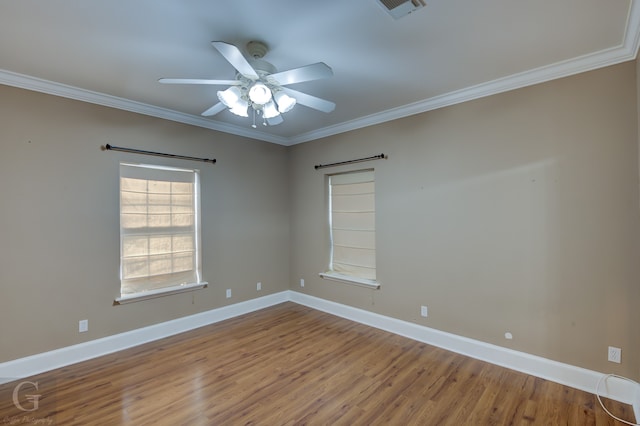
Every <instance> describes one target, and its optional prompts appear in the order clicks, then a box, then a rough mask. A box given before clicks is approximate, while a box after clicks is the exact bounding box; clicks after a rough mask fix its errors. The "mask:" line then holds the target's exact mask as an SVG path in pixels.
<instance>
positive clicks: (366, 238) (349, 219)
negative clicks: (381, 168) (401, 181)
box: [320, 170, 379, 288]
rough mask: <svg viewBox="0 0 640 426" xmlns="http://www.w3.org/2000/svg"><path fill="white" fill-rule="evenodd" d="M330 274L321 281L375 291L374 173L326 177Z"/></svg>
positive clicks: (324, 275)
mask: <svg viewBox="0 0 640 426" xmlns="http://www.w3.org/2000/svg"><path fill="white" fill-rule="evenodd" d="M328 198H329V233H330V234H329V237H330V238H329V239H330V244H331V247H330V250H331V253H330V261H329V272H327V273H324V274H320V275H321V276H322V277H323V278H328V279H335V280H339V281H346V282H349V283H353V284H359V285H365V286H371V287H375V288H378V287H379V284H378V283H377V282H376V224H375V210H376V207H375V180H374V173H373V170H362V171H357V172H349V173H342V174H335V175H331V176H329V197H328Z"/></svg>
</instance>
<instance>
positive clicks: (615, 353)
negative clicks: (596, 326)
mask: <svg viewBox="0 0 640 426" xmlns="http://www.w3.org/2000/svg"><path fill="white" fill-rule="evenodd" d="M608 360H609V361H611V362H616V363H618V364H620V361H621V360H622V349H620V348H614V347H613V346H609V357H608Z"/></svg>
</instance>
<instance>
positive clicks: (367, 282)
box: [319, 169, 380, 289]
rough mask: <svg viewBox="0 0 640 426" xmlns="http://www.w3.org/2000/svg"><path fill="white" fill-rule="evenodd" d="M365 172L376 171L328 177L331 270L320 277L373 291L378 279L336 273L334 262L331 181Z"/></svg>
mask: <svg viewBox="0 0 640 426" xmlns="http://www.w3.org/2000/svg"><path fill="white" fill-rule="evenodd" d="M363 172H370V173H372V174H373V173H374V170H373V169H364V170H353V171H349V172H344V173H336V174H332V175H326V186H327V199H328V203H327V204H328V225H329V226H328V228H329V229H328V231H329V268H328V270H327V271H326V272H321V273H320V274H319V275H320V277H322V278H324V279H327V280H332V281H338V282H342V283H346V284H353V285H357V286H361V287H366V288H371V289H379V288H380V282H378V281H377V279H370V278H364V277H358V276H353V275H348V274H344V273H340V272H336V271H335V270H334V265H333V260H334V238H333V228H334V227H333V205H332V199H333V197H332V182H331V179H332V177H334V176H337V175H346V174H356V173H363ZM374 179H375V176H374ZM374 196H375V187H374ZM373 232H374V239H375V229H374V230H373ZM374 248H375V247H374ZM376 273H377V272H376Z"/></svg>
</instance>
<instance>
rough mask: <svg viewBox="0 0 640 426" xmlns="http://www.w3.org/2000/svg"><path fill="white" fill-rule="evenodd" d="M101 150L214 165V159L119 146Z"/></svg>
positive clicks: (105, 147)
mask: <svg viewBox="0 0 640 426" xmlns="http://www.w3.org/2000/svg"><path fill="white" fill-rule="evenodd" d="M102 150H103V151H104V150H107V151H122V152H131V153H133V154H144V155H156V156H158V157H169V158H180V159H182V160H193V161H203V162H205V163H211V164H216V159H215V158H212V159H208V158H199V157H187V156H185V155H176V154H165V153H163V152H153V151H143V150H141V149H133V148H122V147H119V146H113V145H109V144H106V145H105V146H104V147H102Z"/></svg>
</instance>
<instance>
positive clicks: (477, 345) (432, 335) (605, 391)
mask: <svg viewBox="0 0 640 426" xmlns="http://www.w3.org/2000/svg"><path fill="white" fill-rule="evenodd" d="M290 293H291V295H290V300H291V301H292V302H295V303H298V304H300V305H304V306H308V307H310V308H313V309H317V310H319V311H323V312H327V313H330V314H333V315H336V316H340V317H343V318H347V319H349V320H352V321H356V322H359V323H362V324H366V325H369V326H371V327H375V328H379V329H381V330H385V331H389V332H391V333H394V334H398V335H401V336H405V337H408V338H410V339H413V340H417V341H420V342H424V343H427V344H430V345H433V346H437V347H439V348H443V349H446V350H450V351H452V352H456V353H459V354H463V355H466V356H469V357H472V358H476V359H479V360H482V361H486V362H489V363H491V364H496V365H500V366H502V367H506V368H510V369H512V370H516V371H520V372H523V373H526V374H530V375H532V376H536V377H540V378H543V379H547V380H550V381H552V382H556V383H560V384H563V385H566V386H570V387H572V388H576V389H580V390H583V391H585V392H589V393H591V394H594V393H595V392H596V386H597V384H598V381H599V380H600V378H602V377H603V376H604V374H603V373H599V372H596V371H592V370H587V369H585V368H581V367H576V366H573V365H569V364H564V363H561V362H557V361H552V360H550V359H546V358H542V357H539V356H535V355H531V354H527V353H524V352H519V351H514V350H512V349H508V348H503V347H501V346H497V345H492V344H490V343H485V342H481V341H479V340H473V339H469V338H467V337H462V336H458V335H455V334H451V333H446V332H443V331H439V330H435V329H432V328H429V327H425V326H422V325H418V324H414V323H411V322H407V321H402V320H399V319H395V318H391V317H387V316H384V315H380V314H376V313H373V312H369V311H365V310H363V309H358V308H354V307H351V306H346V305H342V304H340V303H336V302H331V301H329V300H325V299H320V298H317V297H313V296H309V295H306V294H303V293H299V292H296V291H291V292H290ZM599 393H600V395H601V396H604V397H606V398H610V399H614V400H616V401H619V402H622V403H624V404H630V405H632V406H633V408H634V413H635V416H636V419H640V404H639V403H638V401H639V400H640V387H639V386H637V385H636V384H634V383H631V382H628V381H626V380H622V379H618V378H615V377H611V378H609V379H607V381H606V383H603V384H602V385H601V389H600V390H599Z"/></svg>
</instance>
